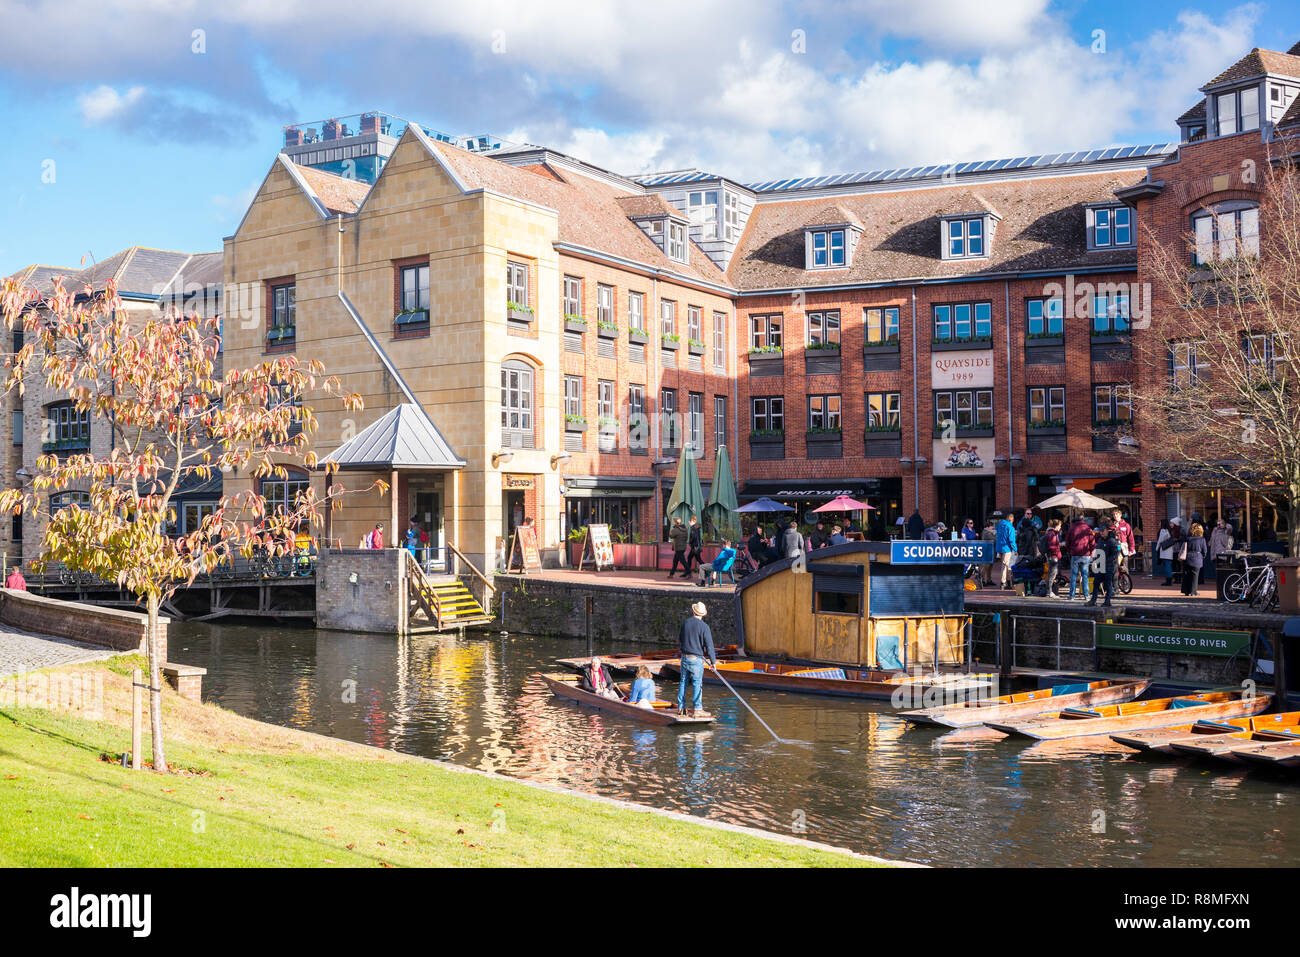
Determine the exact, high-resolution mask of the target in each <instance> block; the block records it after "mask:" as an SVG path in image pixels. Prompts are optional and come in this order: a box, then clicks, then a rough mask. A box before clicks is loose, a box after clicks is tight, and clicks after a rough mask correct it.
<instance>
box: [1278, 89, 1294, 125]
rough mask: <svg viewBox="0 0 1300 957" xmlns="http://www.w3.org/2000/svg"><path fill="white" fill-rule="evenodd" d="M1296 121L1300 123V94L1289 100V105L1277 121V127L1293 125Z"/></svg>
mask: <svg viewBox="0 0 1300 957" xmlns="http://www.w3.org/2000/svg"><path fill="white" fill-rule="evenodd" d="M1297 123H1300V96H1297V97H1296V98H1295V99H1294V100H1292V101H1291V105H1290V106H1288V107H1287V108H1286V112H1285V113H1283V114H1282V116H1281V117H1280V118H1279V119H1278V121H1277V125H1278V126H1279V127H1288V126H1295V125H1296V124H1297Z"/></svg>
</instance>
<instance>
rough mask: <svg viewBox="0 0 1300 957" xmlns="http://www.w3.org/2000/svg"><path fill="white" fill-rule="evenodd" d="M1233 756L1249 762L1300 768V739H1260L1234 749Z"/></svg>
mask: <svg viewBox="0 0 1300 957" xmlns="http://www.w3.org/2000/svg"><path fill="white" fill-rule="evenodd" d="M1232 756H1233V757H1234V758H1236V759H1237V760H1239V761H1245V762H1246V763H1248V764H1259V765H1264V766H1266V767H1271V768H1286V769H1288V770H1292V771H1295V770H1300V741H1260V742H1257V743H1254V744H1243V745H1241V746H1239V747H1236V748H1233V749H1232Z"/></svg>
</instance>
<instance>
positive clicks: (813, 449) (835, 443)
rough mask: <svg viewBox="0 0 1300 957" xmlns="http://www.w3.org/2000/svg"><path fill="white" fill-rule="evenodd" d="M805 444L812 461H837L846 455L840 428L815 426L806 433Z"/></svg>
mask: <svg viewBox="0 0 1300 957" xmlns="http://www.w3.org/2000/svg"><path fill="white" fill-rule="evenodd" d="M804 443H805V448H806V449H807V454H808V458H810V459H837V458H840V457H842V456H843V454H844V441H843V436H842V435H841V433H840V427H839V426H834V425H828V426H814V427H813V428H811V429H809V430H808V431H807V432H805V433H804Z"/></svg>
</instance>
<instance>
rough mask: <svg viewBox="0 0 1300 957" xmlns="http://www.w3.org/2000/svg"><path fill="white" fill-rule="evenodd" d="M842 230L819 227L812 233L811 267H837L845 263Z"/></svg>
mask: <svg viewBox="0 0 1300 957" xmlns="http://www.w3.org/2000/svg"><path fill="white" fill-rule="evenodd" d="M845 256H846V252H845V245H844V230H842V229H821V230H817V231H815V232H813V233H812V262H811V263H810V266H811V268H813V269H837V268H842V267H843V266H844V263H845V261H846V260H845Z"/></svg>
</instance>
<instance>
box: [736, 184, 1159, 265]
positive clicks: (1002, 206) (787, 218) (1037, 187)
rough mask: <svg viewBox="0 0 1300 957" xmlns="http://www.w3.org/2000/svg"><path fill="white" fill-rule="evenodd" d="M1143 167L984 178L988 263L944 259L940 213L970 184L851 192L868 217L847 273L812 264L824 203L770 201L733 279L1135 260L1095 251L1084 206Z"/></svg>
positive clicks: (758, 210)
mask: <svg viewBox="0 0 1300 957" xmlns="http://www.w3.org/2000/svg"><path fill="white" fill-rule="evenodd" d="M1145 175H1146V174H1145V171H1144V170H1140V169H1138V170H1129V171H1123V172H1115V171H1108V172H1103V173H1091V174H1084V175H1076V176H1053V177H1043V178H1039V179H1028V180H1008V181H1003V182H992V183H982V184H980V188H979V195H980V197H981V198H982V199H983V201H984V202H985V203H986V204H987V205H988V206H989V208H995V209H997V210H998V211H999V212H1000V215H1001V217H1002V218H1001V221H1000V223H999V224H998V229H997V234H996V236H995V238H994V239H993V241H992V243H991V245H990V250H989V256H988V258H986V259H973V260H944V259H942V257H941V255H940V226H939V219H940V217H941V216H943V215H945V212H946V211H948V210H950V209H951V208H953V207H954V206H959V205H963V204H966V203H969V202H970V201H972V199H973V193H972V192H971V191H970V190H969V189H967V188H965V187H957V186H953V187H937V188H932V189H906V190H898V191H895V192H873V193H864V194H860V195H857V196H845V197H842V198H841V199H840V200H839V202H840V205H842V206H844V207H845V208H846V209H847V210H849V211H850V212H852V213H853V214H854V215H856V216H857V217H858V218H859V219H860V220H861V221H862V223H863V226H864V232H863V234H862V237H861V239H860V240H859V241H858V246H857V251H856V252H855V253H854V256H853V263H852V265H851V266H850V267H849V268H848V269H836V270H830V271H824V270H814V271H807V270H805V269H804V265H805V263H804V239H803V230H804V228H805V227H806V226H808V225H812V224H814V223H815V222H816V220H817V219H818V218H819V217H820V214H821V213H822V211H823V210H824V208H825V207H824V206H822V205H819V204H818V202H817V201H815V200H789V201H786V202H764V203H759V204H757V205H756V206H755V207H754V210H753V212H752V213H751V214H750V218H749V223H748V225H747V227H746V229H745V233H744V235H743V236H742V237H741V243H740V246H739V248H737V250H736V254H735V256H734V257H733V258H732V266H731V269H730V271H729V275H730V276H731V279H732V281H733V283H735V285H737V286H738V287H740V288H741V289H742V290H745V289H773V288H775V289H783V288H789V287H794V286H819V285H839V284H843V283H860V282H889V281H902V280H910V279H939V278H946V277H952V278H957V277H961V276H964V275H972V276H974V275H977V274H981V273H998V272H1019V271H1034V270H1047V269H1063V268H1079V267H1083V266H1096V265H1116V266H1121V267H1123V266H1130V265H1132V264H1134V263H1135V262H1136V257H1135V254H1134V253H1133V251H1132V250H1128V251H1112V252H1100V253H1099V252H1092V253H1090V252H1088V243H1087V232H1086V227H1085V217H1084V205H1085V204H1086V203H1094V202H1103V201H1106V200H1113V199H1114V191H1115V190H1116V189H1117V188H1120V187H1123V186H1131V185H1133V184H1134V183H1137V182H1139V181H1141V180H1143V179H1144V178H1145Z"/></svg>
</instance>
